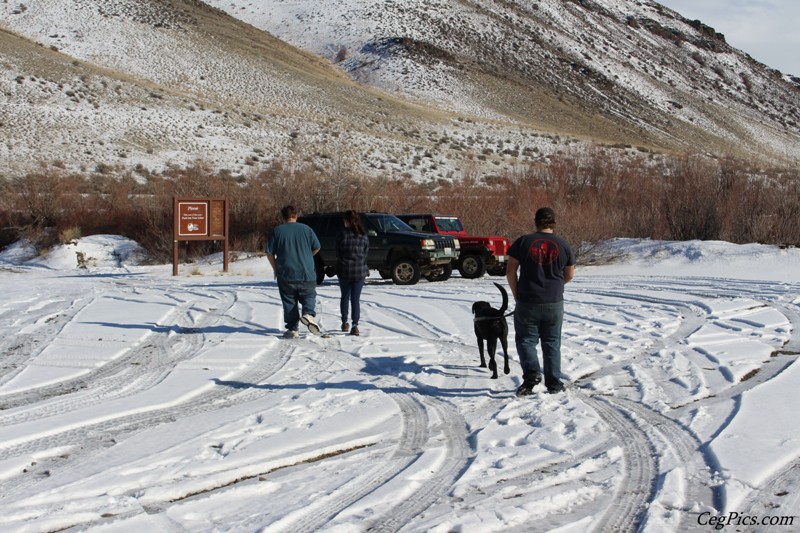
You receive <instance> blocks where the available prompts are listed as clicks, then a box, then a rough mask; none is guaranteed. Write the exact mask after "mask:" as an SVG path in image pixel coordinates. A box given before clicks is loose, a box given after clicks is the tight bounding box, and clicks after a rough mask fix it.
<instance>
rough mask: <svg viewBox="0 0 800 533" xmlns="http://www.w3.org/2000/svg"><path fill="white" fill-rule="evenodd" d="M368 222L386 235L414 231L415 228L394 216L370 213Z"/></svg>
mask: <svg viewBox="0 0 800 533" xmlns="http://www.w3.org/2000/svg"><path fill="white" fill-rule="evenodd" d="M366 216H367V220H369V221H370V223H371V224H372V225H373V226H375V228H376V229H377V230H378V231H379V233H386V232H390V231H414V228H412V227H411V226H409V225H408V224H406V223H405V222H403V221H402V220H400V219H399V218H397V217H396V216H394V215H377V214H374V213H369V214H367V215H366Z"/></svg>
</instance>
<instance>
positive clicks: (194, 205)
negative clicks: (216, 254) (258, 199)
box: [172, 197, 229, 276]
mask: <svg viewBox="0 0 800 533" xmlns="http://www.w3.org/2000/svg"><path fill="white" fill-rule="evenodd" d="M172 212H173V219H174V223H173V230H172V275H173V276H177V275H178V241H223V242H224V245H223V256H222V271H223V272H227V271H228V255H229V254H228V201H227V200H226V199H224V198H178V197H175V198H173V200H172Z"/></svg>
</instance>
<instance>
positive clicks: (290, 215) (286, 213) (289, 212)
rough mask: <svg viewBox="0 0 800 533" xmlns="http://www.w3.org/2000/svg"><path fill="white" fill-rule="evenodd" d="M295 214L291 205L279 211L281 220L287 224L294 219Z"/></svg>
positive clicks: (295, 211)
mask: <svg viewBox="0 0 800 533" xmlns="http://www.w3.org/2000/svg"><path fill="white" fill-rule="evenodd" d="M297 214H298V213H297V208H296V207H295V206H293V205H287V206H285V207H284V208H283V209H281V218H282V219H283V220H284V221H287V222H288V221H289V220H294V219H296V218H297Z"/></svg>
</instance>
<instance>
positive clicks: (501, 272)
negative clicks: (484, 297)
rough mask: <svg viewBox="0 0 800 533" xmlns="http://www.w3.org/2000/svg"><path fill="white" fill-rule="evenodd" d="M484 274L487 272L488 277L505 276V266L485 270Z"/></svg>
mask: <svg viewBox="0 0 800 533" xmlns="http://www.w3.org/2000/svg"><path fill="white" fill-rule="evenodd" d="M486 272H488V273H489V275H490V276H505V275H506V265H505V263H503V264H502V265H500V266H495V267H492V268H487V269H486Z"/></svg>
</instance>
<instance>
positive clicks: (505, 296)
mask: <svg viewBox="0 0 800 533" xmlns="http://www.w3.org/2000/svg"><path fill="white" fill-rule="evenodd" d="M495 285H496V286H497V288H498V289H500V294H502V295H503V305H501V306H500V314H503V313H505V312H506V309H508V293H507V292H506V289H505V287H503V286H502V285H500V284H499V283H495Z"/></svg>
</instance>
